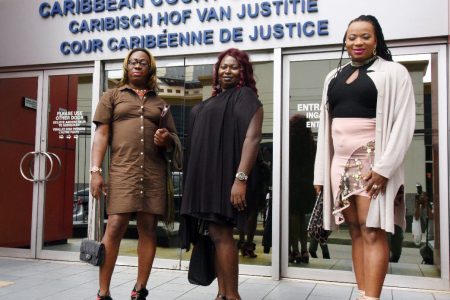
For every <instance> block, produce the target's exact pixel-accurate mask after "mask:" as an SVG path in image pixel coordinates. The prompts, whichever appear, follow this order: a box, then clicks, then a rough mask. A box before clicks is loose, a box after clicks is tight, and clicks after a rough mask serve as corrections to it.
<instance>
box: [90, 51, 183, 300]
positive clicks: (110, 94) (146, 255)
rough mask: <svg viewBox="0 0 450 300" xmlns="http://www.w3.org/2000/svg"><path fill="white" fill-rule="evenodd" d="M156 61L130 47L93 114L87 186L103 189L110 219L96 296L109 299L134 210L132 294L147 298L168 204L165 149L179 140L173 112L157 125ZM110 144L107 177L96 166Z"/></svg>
mask: <svg viewBox="0 0 450 300" xmlns="http://www.w3.org/2000/svg"><path fill="white" fill-rule="evenodd" d="M157 93H158V87H157V79H156V63H155V60H154V58H153V56H152V55H151V54H150V53H149V52H148V51H147V50H145V49H140V48H136V49H133V50H131V51H130V52H129V54H128V55H127V56H126V58H125V60H124V62H123V78H122V80H121V81H120V83H119V85H118V87H116V88H114V89H111V90H108V91H107V92H106V93H105V94H104V95H103V97H102V98H101V100H100V102H99V104H98V106H97V109H96V111H95V115H94V119H93V121H94V123H95V124H96V125H97V128H96V130H95V136H94V143H93V145H92V159H91V161H92V167H91V192H92V195H93V196H94V197H95V198H98V197H99V196H100V195H101V193H103V194H105V195H107V200H106V208H107V213H108V224H107V227H106V232H105V235H104V237H103V240H102V242H103V244H104V245H105V249H106V258H105V263H104V265H103V266H101V267H100V289H99V291H98V296H97V300H100V299H105V300H111V299H112V298H111V296H110V292H109V285H110V281H111V276H112V273H113V270H114V265H115V262H116V259H117V255H118V252H119V246H120V241H121V239H122V237H123V235H124V233H125V231H126V229H127V226H128V222H129V219H130V216H131V215H132V214H133V213H136V215H137V230H138V233H139V242H138V247H137V254H138V274H137V280H136V284H135V286H134V288H133V291H132V293H131V299H132V300H136V299H146V296H147V294H148V291H147V289H146V285H147V281H148V278H149V275H150V271H151V268H152V263H153V259H154V257H155V252H156V234H155V230H156V226H157V222H158V218H159V216H161V215H163V214H164V213H165V209H166V161H165V159H164V156H163V154H164V151H170V150H172V148H173V147H174V145H176V144H178V143H179V140H178V137H177V135H176V129H175V124H174V121H173V118H172V116H171V115H170V113H169V115H168V119H167V128H159V123H160V118H161V112H162V110H163V108H164V107H165V104H166V103H165V102H164V101H163V100H162V99H161V98H160V97H159V96H158V94H157ZM108 145H109V146H110V149H111V162H110V166H109V181H108V184H107V185H106V184H105V183H104V181H103V178H102V171H101V169H100V166H101V165H102V161H103V158H104V155H105V152H106V149H107V146H108Z"/></svg>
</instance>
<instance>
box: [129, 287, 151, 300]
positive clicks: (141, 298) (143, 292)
mask: <svg viewBox="0 0 450 300" xmlns="http://www.w3.org/2000/svg"><path fill="white" fill-rule="evenodd" d="M147 296H148V290H147V289H146V288H141V289H140V290H139V291H136V287H134V288H133V290H132V291H131V300H146V299H147V298H146V297H147Z"/></svg>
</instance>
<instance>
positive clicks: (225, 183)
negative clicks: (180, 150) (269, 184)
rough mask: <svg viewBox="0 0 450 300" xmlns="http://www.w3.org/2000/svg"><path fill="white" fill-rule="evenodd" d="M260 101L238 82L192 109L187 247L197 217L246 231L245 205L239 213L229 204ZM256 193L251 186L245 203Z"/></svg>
mask: <svg viewBox="0 0 450 300" xmlns="http://www.w3.org/2000/svg"><path fill="white" fill-rule="evenodd" d="M261 106H262V104H261V102H260V101H259V100H258V97H257V95H256V94H255V92H254V91H253V90H252V89H250V88H248V87H241V88H238V87H236V88H233V89H229V90H226V91H225V92H223V93H221V94H219V95H217V96H215V97H211V98H209V99H207V100H205V101H203V102H202V103H199V104H198V105H196V106H195V107H194V108H192V110H191V115H190V121H189V131H188V134H189V135H188V142H187V155H186V160H185V168H184V188H183V200H182V203H181V215H182V227H181V238H182V247H183V248H184V249H189V247H190V243H191V242H194V243H195V241H196V238H197V235H198V226H199V220H204V221H207V222H214V223H220V224H228V225H230V226H236V227H237V228H238V229H239V230H242V231H244V229H245V221H246V210H244V211H243V212H239V211H238V210H236V209H235V208H234V207H233V206H232V205H231V201H230V199H231V187H232V185H233V183H234V180H235V174H236V172H237V168H238V167H239V163H240V160H241V153H242V147H243V144H244V140H245V136H246V134H247V129H248V126H249V124H250V121H251V119H252V118H253V116H254V114H255V113H256V111H257V110H258V109H259V108H260V107H261ZM251 175H252V174H250V176H251ZM254 198H255V197H251V195H248V189H247V196H246V200H247V202H248V201H251V200H252V199H254ZM247 207H255V205H253V204H252V203H249V204H248V206H247Z"/></svg>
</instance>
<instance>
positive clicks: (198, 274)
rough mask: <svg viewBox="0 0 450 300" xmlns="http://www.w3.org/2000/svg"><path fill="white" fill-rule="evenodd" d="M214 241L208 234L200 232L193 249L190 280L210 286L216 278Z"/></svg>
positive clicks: (189, 273) (189, 272)
mask: <svg viewBox="0 0 450 300" xmlns="http://www.w3.org/2000/svg"><path fill="white" fill-rule="evenodd" d="M214 256H215V248H214V242H213V241H212V240H211V238H210V237H209V235H208V234H203V233H202V234H200V235H199V237H198V239H197V242H196V243H195V244H194V247H193V249H192V255H191V260H190V262H189V271H188V280H189V282H190V283H192V284H196V285H203V286H208V285H210V284H211V282H213V281H214V279H215V278H216V268H215V262H214Z"/></svg>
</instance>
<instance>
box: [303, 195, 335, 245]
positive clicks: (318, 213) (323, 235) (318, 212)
mask: <svg viewBox="0 0 450 300" xmlns="http://www.w3.org/2000/svg"><path fill="white" fill-rule="evenodd" d="M308 234H309V236H310V237H311V238H313V239H315V240H317V241H318V242H319V243H320V244H321V245H325V244H326V243H327V240H328V236H329V235H330V234H331V231H330V230H325V229H324V228H323V195H322V192H320V193H319V195H317V199H316V204H315V205H314V208H313V211H312V213H311V218H310V219H309V224H308Z"/></svg>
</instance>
